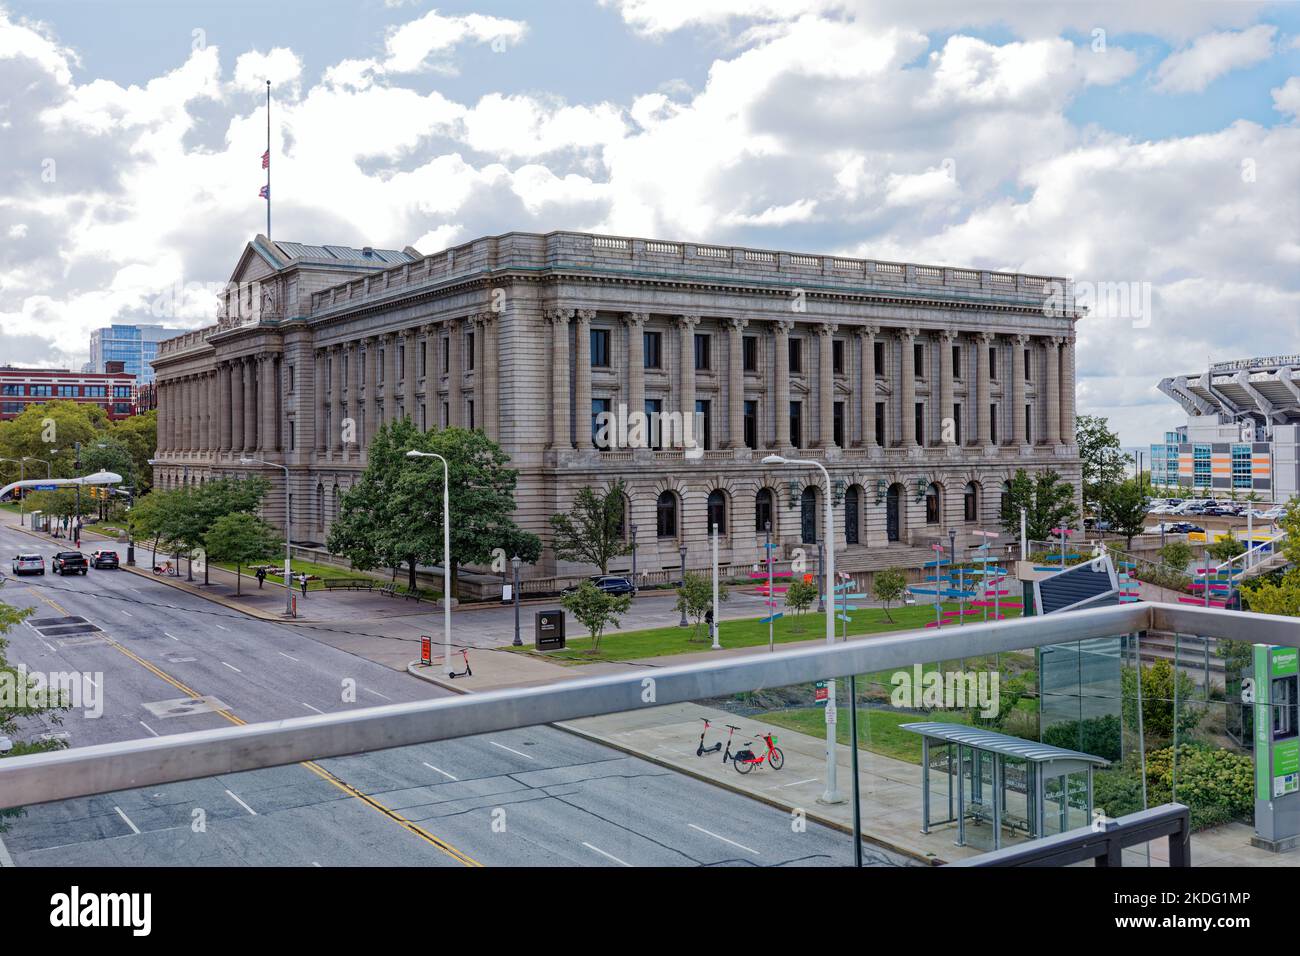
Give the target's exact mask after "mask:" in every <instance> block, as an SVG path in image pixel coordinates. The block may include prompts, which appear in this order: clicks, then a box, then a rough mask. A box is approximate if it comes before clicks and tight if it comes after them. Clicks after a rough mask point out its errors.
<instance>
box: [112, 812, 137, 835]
mask: <svg viewBox="0 0 1300 956" xmlns="http://www.w3.org/2000/svg"><path fill="white" fill-rule="evenodd" d="M113 809H114V810H116V811H117V815H118V816H119V817H121V818H122V819H123V820H125V821H126V825H127V826H129V827H130V828H131V832H132V833H134V834H136V835H137V836H139V834H140V828H139V827H138V826H136V825H135V824H134V823H132V822H131V818H130V817H128V816H127V815H126V814H125V813H123V812H122V808H121V807H114V808H113Z"/></svg>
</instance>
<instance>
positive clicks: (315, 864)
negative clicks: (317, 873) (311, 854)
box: [311, 860, 324, 869]
mask: <svg viewBox="0 0 1300 956" xmlns="http://www.w3.org/2000/svg"><path fill="white" fill-rule="evenodd" d="M311 865H312V866H320V864H319V863H317V862H316V861H315V860H312V861H311ZM321 869H324V867H321Z"/></svg>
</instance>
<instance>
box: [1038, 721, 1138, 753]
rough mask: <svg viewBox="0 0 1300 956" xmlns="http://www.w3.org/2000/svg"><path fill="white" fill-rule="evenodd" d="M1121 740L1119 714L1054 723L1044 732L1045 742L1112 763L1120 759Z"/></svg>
mask: <svg viewBox="0 0 1300 956" xmlns="http://www.w3.org/2000/svg"><path fill="white" fill-rule="evenodd" d="M1120 741H1121V737H1120V725H1119V717H1118V716H1117V715H1116V714H1104V715H1103V716H1101V717H1089V718H1087V719H1086V720H1069V721H1065V722H1064V723H1059V724H1053V725H1052V726H1051V727H1048V728H1047V729H1046V730H1044V731H1043V743H1045V744H1051V745H1052V746H1053V747H1064V748H1066V749H1067V750H1079V751H1082V752H1083V753H1086V754H1093V755H1094V756H1097V757H1104V758H1105V759H1106V760H1109V761H1112V762H1114V761H1116V760H1119V759H1120V756H1121V753H1120V750H1121V743H1120Z"/></svg>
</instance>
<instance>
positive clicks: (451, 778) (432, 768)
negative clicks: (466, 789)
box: [420, 760, 460, 780]
mask: <svg viewBox="0 0 1300 956" xmlns="http://www.w3.org/2000/svg"><path fill="white" fill-rule="evenodd" d="M420 763H423V764H424V765H425V766H426V767H428V768H429V769H430V770H436V771H437V772H438V773H440V774H442V775H443V776H444V777H446V778H447V779H448V780H459V779H460V777H453V776H452V775H451V774H449V773H448V772H447V771H445V770H443V769H442V768H441V767H435V766H434V765H433V764H431V763H425V762H424V761H423V760H421V761H420Z"/></svg>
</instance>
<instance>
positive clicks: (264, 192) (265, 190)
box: [257, 186, 271, 199]
mask: <svg viewBox="0 0 1300 956" xmlns="http://www.w3.org/2000/svg"><path fill="white" fill-rule="evenodd" d="M257 194H258V195H259V196H261V197H262V198H263V199H270V198H271V187H270V186H263V187H262V188H261V189H259V190H258V191H257Z"/></svg>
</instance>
